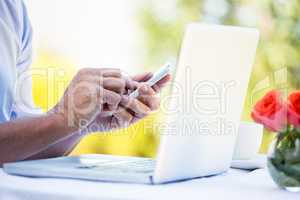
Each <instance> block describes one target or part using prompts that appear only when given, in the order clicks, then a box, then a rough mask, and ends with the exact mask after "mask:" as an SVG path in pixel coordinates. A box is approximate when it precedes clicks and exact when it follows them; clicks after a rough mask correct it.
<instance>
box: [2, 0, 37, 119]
mask: <svg viewBox="0 0 300 200" xmlns="http://www.w3.org/2000/svg"><path fill="white" fill-rule="evenodd" d="M31 41H32V30H31V26H30V22H29V19H28V15H27V11H26V9H25V6H24V3H23V1H22V0H0V123H3V122H6V121H9V120H12V119H15V118H18V117H22V116H24V115H25V116H26V115H28V114H30V111H29V110H30V109H31V108H33V101H32V94H31V88H32V87H31V76H30V75H29V69H30V68H29V67H30V64H31V57H32V44H31Z"/></svg>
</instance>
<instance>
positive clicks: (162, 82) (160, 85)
mask: <svg viewBox="0 0 300 200" xmlns="http://www.w3.org/2000/svg"><path fill="white" fill-rule="evenodd" d="M170 80H171V75H170V74H168V75H166V76H165V77H163V78H162V79H161V80H159V81H158V82H157V83H156V84H155V85H153V86H152V88H153V89H154V91H155V92H159V91H160V90H161V89H162V88H163V87H165V86H166V84H167V83H168V82H169V81H170Z"/></svg>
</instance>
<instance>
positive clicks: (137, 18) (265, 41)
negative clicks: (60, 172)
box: [28, 0, 300, 156]
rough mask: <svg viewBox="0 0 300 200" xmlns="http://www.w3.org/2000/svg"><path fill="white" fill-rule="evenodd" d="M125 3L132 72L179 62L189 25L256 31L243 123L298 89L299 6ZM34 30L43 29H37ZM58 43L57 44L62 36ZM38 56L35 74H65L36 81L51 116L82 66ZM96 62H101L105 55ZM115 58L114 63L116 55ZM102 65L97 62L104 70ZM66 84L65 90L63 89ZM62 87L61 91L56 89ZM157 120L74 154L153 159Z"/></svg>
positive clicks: (269, 0)
mask: <svg viewBox="0 0 300 200" xmlns="http://www.w3.org/2000/svg"><path fill="white" fill-rule="evenodd" d="M63 1H66V0H63ZM63 1H61V2H63ZM35 2H36V1H35ZM77 2H78V1H77ZM82 2H84V1H82ZM90 2H93V1H90ZM94 2H95V1H94ZM105 2H107V1H98V4H99V6H101V4H103V5H104V4H105ZM112 2H113V3H112V7H114V6H116V7H117V6H119V3H120V2H121V1H120V0H119V1H117V0H115V1H112ZM122 2H123V3H124V2H126V3H125V4H126V6H127V7H132V8H134V9H130V13H131V15H132V16H133V17H132V18H130V20H134V23H135V26H134V27H135V28H134V29H133V30H132V31H133V33H134V34H135V35H136V36H137V37H136V40H138V42H137V43H136V48H137V49H138V51H137V52H139V53H138V54H134V53H133V54H132V56H135V57H138V61H137V62H135V64H136V65H137V64H138V65H140V66H143V67H141V68H138V69H132V70H131V71H134V72H142V71H145V70H155V69H156V68H155V67H154V66H159V65H161V63H164V62H165V60H167V59H170V58H175V59H176V58H177V55H178V52H179V48H180V44H181V40H182V37H183V33H184V29H185V27H186V25H187V24H188V23H189V22H194V21H199V22H206V23H217V24H227V25H241V26H247V27H257V28H258V29H259V30H260V32H261V40H260V44H259V48H258V51H257V56H256V61H255V64H254V68H253V72H252V75H251V80H250V83H249V88H248V95H247V99H246V102H245V108H244V112H243V115H242V120H246V121H249V120H251V118H250V112H251V108H252V106H253V104H254V103H255V102H256V101H257V100H258V99H259V98H260V97H261V96H262V95H263V94H264V93H265V92H266V91H268V90H270V89H272V88H279V89H281V90H284V91H286V92H287V91H289V90H292V89H295V88H299V86H300V1H299V0H166V1H158V0H154V1H139V2H138V3H137V1H130V0H126V1H122ZM28 4H29V8H32V10H39V9H40V8H36V7H34V6H33V4H34V1H33V0H31V1H30V0H28ZM125 4H124V5H125ZM70 9H71V8H70ZM29 11H30V9H29ZM32 18H33V22H34V18H35V16H34V15H33V16H32ZM95 20H96V19H95ZM107 20H108V21H109V20H110V19H109V18H108V19H107ZM96 21H97V20H96ZM82 23H84V21H83V22H82ZM128 23H129V22H128ZM130 23H132V21H130ZM33 26H34V23H33ZM99 26H101V24H99ZM34 28H35V29H38V28H39V27H35V26H34ZM125 28H126V25H125ZM90 31H93V30H90ZM69 34H72V33H69ZM56 37H58V38H59V35H56ZM41 41H43V40H42V39H41ZM73 42H76V40H75V41H73ZM120 45H121V44H120ZM36 51H37V56H36V58H35V60H34V64H33V68H41V66H42V67H45V68H48V69H51V70H52V71H53V72H54V74H55V73H56V72H58V71H60V70H63V71H64V74H63V76H61V78H56V79H53V80H50V81H49V79H50V78H49V76H50V75H47V76H46V77H42V78H41V77H38V78H35V77H33V85H34V87H33V93H34V98H35V102H36V104H37V105H39V106H40V107H42V108H43V109H44V110H47V109H49V108H51V107H52V106H53V105H54V104H55V103H56V102H57V101H58V99H59V97H60V96H61V94H62V92H63V89H64V87H66V85H67V83H68V82H69V81H70V79H71V78H72V76H73V75H74V74H75V72H76V70H77V68H76V67H75V66H76V65H78V62H77V61H76V59H70V58H68V57H66V56H64V55H62V54H61V53H60V51H59V50H57V51H56V50H53V48H49V46H47V45H38V48H36ZM87 54H88V52H87ZM98 56H99V57H101V54H99V55H98ZM111 56H112V57H113V56H114V54H112V55H111ZM116 59H117V58H116ZM101 64H102V63H101V62H99V65H100V66H101ZM50 66H51V68H49V67H50ZM51 81H52V82H51ZM62 82H63V83H64V84H61V83H62ZM58 84H60V86H58ZM61 85H62V86H61ZM58 87H59V88H60V90H57V89H54V88H58ZM158 120H163V116H162V115H161V114H160V113H156V114H154V115H152V116H150V117H149V118H147V119H145V120H143V121H142V122H139V123H138V124H136V125H134V126H133V127H130V128H129V129H126V130H120V131H118V132H115V133H110V134H108V133H106V134H105V133H104V134H94V135H91V136H88V137H86V138H85V139H84V140H83V141H82V142H81V143H80V144H79V145H78V146H77V147H76V149H75V150H74V151H73V153H72V154H75V155H78V154H83V153H108V154H119V155H137V156H155V154H156V148H157V145H158V143H159V134H158V133H157V131H156V130H153V129H151V128H149V126H147V124H155V123H156V122H157V121H158ZM272 138H273V134H271V133H268V132H265V134H264V141H263V144H262V147H261V151H262V152H266V151H267V148H268V145H269V143H270V141H271V140H272Z"/></svg>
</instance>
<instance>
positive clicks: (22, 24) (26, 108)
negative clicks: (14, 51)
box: [12, 0, 43, 118]
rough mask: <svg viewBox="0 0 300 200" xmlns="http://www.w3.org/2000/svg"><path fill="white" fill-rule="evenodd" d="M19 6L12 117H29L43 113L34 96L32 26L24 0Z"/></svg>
mask: <svg viewBox="0 0 300 200" xmlns="http://www.w3.org/2000/svg"><path fill="white" fill-rule="evenodd" d="M16 7H17V11H18V13H17V17H18V23H17V27H16V29H17V31H18V34H17V35H18V40H19V51H18V56H17V66H16V68H17V82H16V92H15V102H14V105H13V112H12V118H20V117H28V116H35V115H41V114H43V112H42V110H41V109H39V108H36V107H35V105H34V102H33V96H32V71H31V68H30V65H31V63H32V35H33V33H32V27H31V24H30V20H29V17H28V13H27V10H26V7H25V5H24V3H23V1H21V0H20V1H19V4H18V5H16Z"/></svg>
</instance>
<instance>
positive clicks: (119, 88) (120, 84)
mask: <svg viewBox="0 0 300 200" xmlns="http://www.w3.org/2000/svg"><path fill="white" fill-rule="evenodd" d="M127 83H128V82H126V81H125V80H124V79H121V78H113V77H109V78H108V77H106V78H103V81H102V85H103V87H104V88H105V89H107V90H112V91H114V92H117V93H120V94H123V93H124V92H125V89H126V84H127Z"/></svg>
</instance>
